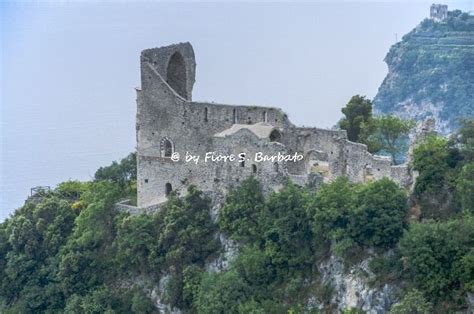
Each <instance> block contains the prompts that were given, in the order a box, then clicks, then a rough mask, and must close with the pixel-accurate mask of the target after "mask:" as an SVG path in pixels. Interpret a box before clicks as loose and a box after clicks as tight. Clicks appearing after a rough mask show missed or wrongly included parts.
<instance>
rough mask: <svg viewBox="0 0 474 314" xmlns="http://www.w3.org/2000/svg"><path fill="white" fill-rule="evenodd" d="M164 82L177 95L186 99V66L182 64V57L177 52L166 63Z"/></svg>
mask: <svg viewBox="0 0 474 314" xmlns="http://www.w3.org/2000/svg"><path fill="white" fill-rule="evenodd" d="M166 82H167V83H168V84H169V86H171V88H172V89H174V91H175V92H176V93H177V94H179V95H180V96H181V97H184V98H186V99H188V94H187V92H186V85H187V77H186V64H185V63H184V58H183V56H182V55H181V54H180V53H179V52H175V53H174V54H173V55H172V56H171V58H170V60H169V62H168V68H167V70H166Z"/></svg>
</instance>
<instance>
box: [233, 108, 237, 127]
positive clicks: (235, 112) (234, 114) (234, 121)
mask: <svg viewBox="0 0 474 314" xmlns="http://www.w3.org/2000/svg"><path fill="white" fill-rule="evenodd" d="M232 123H234V124H235V123H237V111H236V110H235V108H234V109H233V110H232Z"/></svg>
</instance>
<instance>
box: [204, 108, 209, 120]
mask: <svg viewBox="0 0 474 314" xmlns="http://www.w3.org/2000/svg"><path fill="white" fill-rule="evenodd" d="M208 112H209V110H208V109H207V107H206V108H204V122H207V115H208Z"/></svg>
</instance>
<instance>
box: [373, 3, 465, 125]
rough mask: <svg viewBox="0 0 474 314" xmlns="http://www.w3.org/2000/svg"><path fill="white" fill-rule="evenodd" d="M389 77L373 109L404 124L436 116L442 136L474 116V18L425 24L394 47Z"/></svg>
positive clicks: (451, 16)
mask: <svg viewBox="0 0 474 314" xmlns="http://www.w3.org/2000/svg"><path fill="white" fill-rule="evenodd" d="M385 62H386V63H387V65H388V68H389V72H388V74H387V76H386V78H385V80H384V81H383V83H382V85H381V86H380V88H379V91H378V93H377V95H376V97H375V98H374V106H375V109H376V110H378V111H380V112H382V113H394V114H397V115H401V116H403V117H405V118H414V119H417V120H423V119H424V118H426V117H427V116H434V117H435V118H436V120H438V121H439V122H440V123H439V125H440V126H441V127H442V128H443V131H446V132H448V131H451V130H455V129H456V128H457V126H458V125H459V118H461V117H472V116H474V103H473V95H474V16H472V15H469V14H468V13H463V12H461V11H459V10H456V11H450V12H448V18H447V19H446V20H445V21H443V22H435V21H433V20H431V19H425V20H424V21H423V22H421V23H420V24H419V25H418V26H417V27H416V28H415V29H413V30H412V31H411V32H409V33H408V34H406V35H405V36H403V38H402V40H401V41H400V42H398V43H396V44H395V45H393V46H392V47H391V49H390V51H389V52H388V54H387V56H386V57H385Z"/></svg>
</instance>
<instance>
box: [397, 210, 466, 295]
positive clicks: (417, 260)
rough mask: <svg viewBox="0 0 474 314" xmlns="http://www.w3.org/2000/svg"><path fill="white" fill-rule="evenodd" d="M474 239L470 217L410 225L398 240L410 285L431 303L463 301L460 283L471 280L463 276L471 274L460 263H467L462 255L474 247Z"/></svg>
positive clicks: (463, 264)
mask: <svg viewBox="0 0 474 314" xmlns="http://www.w3.org/2000/svg"><path fill="white" fill-rule="evenodd" d="M473 239H474V218H473V217H470V216H466V217H464V219H455V220H451V221H448V222H432V223H414V224H412V225H411V226H410V229H409V231H408V232H407V233H406V234H405V235H404V237H403V238H402V239H401V241H400V251H401V254H402V256H403V259H404V260H405V268H406V273H407V275H408V276H409V277H408V278H409V281H410V282H411V284H412V285H414V286H415V287H416V288H418V289H419V290H420V291H422V292H423V293H424V295H425V296H426V297H428V299H429V300H430V301H433V302H434V303H438V302H441V301H448V302H449V301H452V300H453V299H456V298H458V297H459V298H462V296H463V295H464V294H465V292H464V291H463V285H462V283H463V282H464V283H468V282H470V280H472V278H465V277H464V276H465V275H469V273H470V271H468V269H469V268H466V267H465V263H463V262H466V261H468V260H469V258H466V257H465V256H466V255H468V254H469V252H470V250H471V249H472V247H473V246H474V242H473V241H474V240H473ZM464 258H466V260H464ZM466 272H467V273H466ZM463 274H464V275H463Z"/></svg>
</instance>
